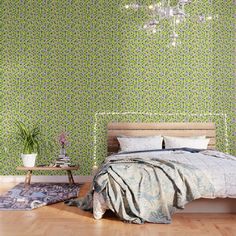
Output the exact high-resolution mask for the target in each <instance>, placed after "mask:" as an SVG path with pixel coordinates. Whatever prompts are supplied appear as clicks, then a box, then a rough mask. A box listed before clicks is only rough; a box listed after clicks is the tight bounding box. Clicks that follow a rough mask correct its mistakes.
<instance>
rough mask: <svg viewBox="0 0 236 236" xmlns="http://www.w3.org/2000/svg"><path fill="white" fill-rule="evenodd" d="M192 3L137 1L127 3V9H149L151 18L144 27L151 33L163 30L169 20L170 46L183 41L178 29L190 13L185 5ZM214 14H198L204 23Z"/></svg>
mask: <svg viewBox="0 0 236 236" xmlns="http://www.w3.org/2000/svg"><path fill="white" fill-rule="evenodd" d="M189 3H191V0H178V3H177V4H176V5H174V6H172V5H171V3H170V0H161V1H160V2H158V3H153V4H151V5H149V6H145V5H140V4H137V3H134V4H128V5H125V8H126V9H133V10H138V9H140V8H144V9H145V10H147V12H148V15H149V17H150V19H149V20H148V21H147V22H145V23H144V25H143V29H144V30H146V31H147V32H149V33H152V34H155V33H157V32H159V31H161V30H162V29H163V27H164V25H165V22H169V25H170V29H171V33H170V35H169V37H170V46H173V47H175V46H177V45H178V44H180V43H181V42H180V41H179V39H178V38H179V35H178V34H177V32H176V29H177V27H178V25H179V24H181V23H182V22H184V21H185V20H186V18H187V17H189V15H188V14H187V13H186V12H185V5H187V4H189ZM211 19H212V16H206V15H204V14H201V15H199V16H197V21H198V22H199V23H203V22H205V21H207V20H211Z"/></svg>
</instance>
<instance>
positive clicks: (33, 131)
mask: <svg viewBox="0 0 236 236" xmlns="http://www.w3.org/2000/svg"><path fill="white" fill-rule="evenodd" d="M16 126H17V128H18V133H17V140H18V141H20V142H21V143H22V144H23V150H22V154H21V158H22V160H23V165H24V166H25V167H33V166H34V165H35V160H36V156H37V153H39V136H40V129H39V127H38V126H33V127H32V128H30V127H27V126H26V125H25V124H24V123H23V122H21V121H16Z"/></svg>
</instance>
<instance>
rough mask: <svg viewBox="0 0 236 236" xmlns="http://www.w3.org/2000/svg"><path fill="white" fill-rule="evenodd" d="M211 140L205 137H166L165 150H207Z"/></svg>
mask: <svg viewBox="0 0 236 236" xmlns="http://www.w3.org/2000/svg"><path fill="white" fill-rule="evenodd" d="M209 141H210V139H207V138H205V137H204V136H196V137H170V136H164V143H165V148H183V147H187V148H196V149H207V146H208V143H209Z"/></svg>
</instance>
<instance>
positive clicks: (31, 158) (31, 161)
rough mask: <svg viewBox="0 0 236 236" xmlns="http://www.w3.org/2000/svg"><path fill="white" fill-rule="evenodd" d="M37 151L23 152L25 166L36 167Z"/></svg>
mask: <svg viewBox="0 0 236 236" xmlns="http://www.w3.org/2000/svg"><path fill="white" fill-rule="evenodd" d="M36 156H37V153H31V154H23V153H22V154H21V158H22V160H23V166H24V167H34V165H35V160H36Z"/></svg>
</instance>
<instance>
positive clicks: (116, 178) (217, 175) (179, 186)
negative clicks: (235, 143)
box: [71, 123, 236, 224]
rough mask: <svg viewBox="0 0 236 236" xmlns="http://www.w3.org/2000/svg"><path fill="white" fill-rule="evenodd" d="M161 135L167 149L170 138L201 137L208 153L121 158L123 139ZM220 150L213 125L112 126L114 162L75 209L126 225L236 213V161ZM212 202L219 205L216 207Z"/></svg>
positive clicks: (154, 152) (174, 151) (126, 154)
mask: <svg viewBox="0 0 236 236" xmlns="http://www.w3.org/2000/svg"><path fill="white" fill-rule="evenodd" d="M160 135H161V136H164V137H167V138H166V139H165V140H164V141H165V142H164V144H165V145H166V146H168V145H169V144H168V137H179V138H180V139H182V138H187V137H191V138H193V139H195V138H194V137H201V139H204V140H208V141H207V146H206V148H207V150H201V149H200V150H198V149H195V148H183V147H181V148H171V149H169V147H168V148H167V149H166V150H160V149H158V148H156V147H155V148H154V149H151V150H150V147H147V148H146V149H145V148H143V149H144V150H135V151H130V150H129V147H127V148H128V149H127V150H126V149H124V150H123V152H118V151H119V149H120V144H121V143H122V141H121V138H123V137H124V138H127V137H128V138H130V137H137V138H138V142H139V141H140V140H139V138H141V140H142V137H144V139H146V138H148V137H159V136H160ZM117 137H118V138H117ZM120 137H121V138H120ZM118 139H119V142H118ZM131 140H132V138H131ZM135 140H137V139H135ZM184 140H188V139H184ZM193 141H194V142H195V140H193ZM186 142H187V141H186ZM196 142H198V141H196ZM122 145H123V144H122ZM161 145H163V142H162V144H161ZM122 148H123V147H122ZM162 148H163V147H162ZM215 148H216V129H215V125H214V124H213V123H110V124H108V154H109V156H108V158H106V160H105V162H104V164H103V166H102V167H101V168H100V170H99V171H98V173H97V174H96V175H95V177H94V181H93V184H92V188H91V190H90V192H89V193H88V195H87V196H86V198H85V199H83V201H80V202H79V203H78V202H75V201H74V202H71V205H73V204H76V205H79V206H80V207H82V208H83V209H85V210H92V209H93V214H94V217H95V218H96V219H101V218H102V216H103V214H104V213H105V211H106V210H107V209H110V210H112V211H113V212H115V213H116V214H117V215H118V216H119V217H120V218H121V219H122V220H124V221H126V222H132V223H139V224H140V223H144V222H152V223H171V216H172V215H173V214H174V213H176V212H178V211H180V210H181V211H183V209H184V208H185V209H186V210H185V211H191V212H196V211H195V210H196V209H198V210H199V209H201V208H202V209H205V211H207V212H212V210H211V209H214V211H215V210H216V209H218V210H219V209H220V211H223V212H226V211H227V212H234V211H235V198H236V173H235V170H236V157H233V156H231V155H227V154H224V153H221V152H217V151H216V150H215ZM196 199H198V200H196ZM199 199H200V200H199ZM202 199H203V200H202ZM205 199H207V200H205ZM209 199H214V200H209ZM219 199H223V200H224V201H223V202H222V201H221V200H219ZM226 199H229V200H226ZM193 200H195V201H193ZM201 201H202V202H201ZM210 201H214V202H215V203H216V204H215V206H214V204H213V205H212V204H211V203H210ZM196 202H197V204H196ZM187 203H189V204H187ZM219 203H220V206H221V207H220V208H219V207H218V205H219ZM194 204H195V205H196V206H193V205H194ZM186 205H187V207H186ZM191 205H192V206H191ZM210 205H212V207H210ZM206 206H207V207H206ZM216 206H217V207H218V208H216ZM222 206H223V207H222Z"/></svg>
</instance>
